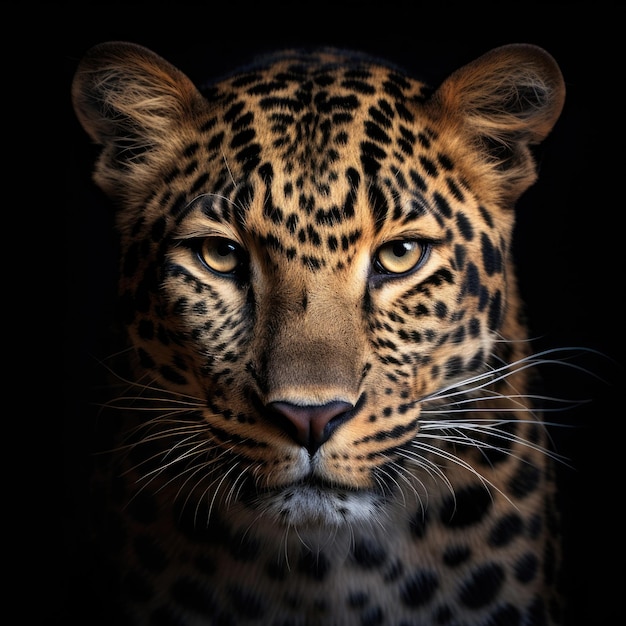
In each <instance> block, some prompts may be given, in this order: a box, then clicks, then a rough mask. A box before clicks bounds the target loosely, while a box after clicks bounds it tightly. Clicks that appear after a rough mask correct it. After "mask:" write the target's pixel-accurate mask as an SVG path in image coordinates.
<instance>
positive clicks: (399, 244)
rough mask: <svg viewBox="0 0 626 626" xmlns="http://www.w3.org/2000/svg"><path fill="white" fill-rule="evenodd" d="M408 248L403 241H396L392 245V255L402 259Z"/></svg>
mask: <svg viewBox="0 0 626 626" xmlns="http://www.w3.org/2000/svg"><path fill="white" fill-rule="evenodd" d="M409 247H410V246H409V244H408V243H406V242H405V241H396V242H395V243H394V244H393V253H394V255H395V256H397V257H403V256H404V255H405V254H406V253H407V252H408V251H409Z"/></svg>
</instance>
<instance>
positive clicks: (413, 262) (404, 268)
mask: <svg viewBox="0 0 626 626" xmlns="http://www.w3.org/2000/svg"><path fill="white" fill-rule="evenodd" d="M429 249H430V246H429V245H428V244H426V243H423V242H420V241H417V240H415V239H398V240H396V241H389V242H387V243H385V244H383V245H382V246H381V247H380V248H378V250H377V251H376V254H375V256H374V268H375V269H376V270H377V271H378V272H380V273H382V274H406V273H407V272H411V271H413V270H416V269H417V268H418V267H419V266H420V265H421V264H422V263H423V262H424V261H425V260H426V258H427V256H428V251H429Z"/></svg>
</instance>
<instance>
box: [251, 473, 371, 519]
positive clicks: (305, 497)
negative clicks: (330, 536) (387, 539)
mask: <svg viewBox="0 0 626 626" xmlns="http://www.w3.org/2000/svg"><path fill="white" fill-rule="evenodd" d="M380 504H381V497H380V496H379V495H376V494H374V493H372V492H369V491H351V490H347V489H340V488H333V487H328V486H324V485H318V484H314V483H309V482H305V483H300V484H297V485H292V486H290V487H287V488H285V489H283V490H281V491H274V492H271V493H267V494H264V495H263V496H261V498H260V501H259V502H258V505H259V508H261V509H262V510H263V513H264V515H269V516H270V517H274V518H275V519H276V520H277V521H278V522H280V523H281V524H284V525H287V526H296V527H303V528H304V527H311V528H314V527H316V526H326V527H329V526H331V527H335V528H336V527H340V526H342V525H344V524H354V523H359V522H371V520H372V519H373V518H375V517H376V515H377V513H378V511H379V509H380Z"/></svg>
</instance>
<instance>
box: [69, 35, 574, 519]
mask: <svg viewBox="0 0 626 626" xmlns="http://www.w3.org/2000/svg"><path fill="white" fill-rule="evenodd" d="M563 99H564V84H563V79H562V77H561V74H560V72H559V70H558V67H557V65H556V63H555V62H554V60H553V59H552V58H551V57H550V56H549V55H548V54H547V53H546V52H544V51H543V50H541V49H539V48H536V47H534V46H530V45H510V46H504V47H501V48H498V49H495V50H493V51H491V52H488V53H487V54H485V55H483V56H482V57H480V58H479V59H477V60H476V61H474V62H472V63H470V64H468V65H466V66H464V67H462V68H461V69H459V70H457V71H456V72H454V73H453V74H451V75H450V76H449V77H448V78H447V79H446V80H444V81H443V82H442V84H441V85H439V86H438V87H437V88H436V89H431V88H430V87H428V86H427V85H425V84H423V83H421V82H419V81H417V80H414V79H413V78H411V77H409V76H407V75H406V74H404V73H402V72H401V71H400V70H399V69H398V68H395V67H392V66H389V65H387V64H384V63H380V62H377V61H373V60H370V59H367V58H364V57H362V56H360V55H352V54H349V53H344V52H341V51H334V50H321V51H316V52H314V53H311V54H304V53H300V52H298V51H288V52H285V53H281V54H279V55H276V56H274V57H271V58H268V59H264V60H262V61H260V62H259V63H258V64H255V65H252V66H250V67H249V68H246V69H245V70H244V71H241V72H239V73H237V74H234V75H232V76H229V77H226V78H224V79H222V80H220V81H219V82H216V83H213V84H211V85H209V86H207V87H206V88H203V89H200V88H198V87H196V86H195V85H194V84H192V82H191V81H190V79H189V78H187V77H186V76H185V75H184V74H183V73H182V72H181V71H179V70H178V69H176V68H175V67H173V66H172V65H170V64H169V63H168V62H167V61H165V60H163V59H162V58H160V57H159V56H157V55H156V54H155V53H153V52H151V51H149V50H146V49H145V48H142V47H140V46H137V45H134V44H129V43H122V42H113V43H105V44H101V45H99V46H96V47H95V48H94V49H92V50H91V51H90V52H89V53H88V54H87V55H86V57H85V58H84V59H83V61H82V62H81V64H80V66H79V68H78V71H77V73H76V77H75V80H74V83H73V101H74V105H75V110H76V113H77V116H78V118H79V120H80V121H81V123H82V125H83V126H84V128H85V130H86V131H87V133H88V134H89V136H90V137H91V138H92V140H93V141H94V142H96V143H97V144H99V145H100V146H101V148H102V149H101V153H100V156H99V160H98V163H97V167H96V172H95V181H96V183H97V184H98V185H99V186H100V187H101V188H102V189H103V190H104V192H105V193H106V194H107V195H108V196H109V197H110V198H111V199H112V200H113V202H114V203H115V204H116V206H117V213H116V216H117V226H118V230H119V234H120V243H121V252H122V258H121V264H120V300H121V303H122V317H123V320H124V323H125V325H126V327H127V329H128V335H129V338H130V342H131V344H132V346H133V348H134V355H135V367H136V371H137V385H139V384H142V385H143V384H145V385H146V386H150V387H151V388H153V389H156V390H157V391H156V392H155V395H157V396H158V395H159V394H162V396H163V397H164V398H169V399H170V400H171V401H172V408H171V409H170V410H169V411H168V410H166V411H163V414H164V415H163V417H162V418H161V421H160V422H151V423H150V424H151V426H150V432H151V433H153V432H154V430H155V429H160V430H158V432H159V433H160V435H159V440H160V441H161V443H162V444H163V447H164V449H165V450H166V451H167V452H168V453H169V457H168V459H167V460H166V461H165V462H164V465H168V466H169V464H170V461H171V460H172V459H175V460H177V462H178V466H179V467H181V466H182V467H184V470H181V471H180V475H181V476H182V478H183V481H185V480H186V481H187V484H188V486H190V485H192V484H193V487H194V488H197V489H198V490H199V491H200V492H202V493H205V492H207V491H209V492H213V493H214V494H215V495H214V497H213V502H214V503H215V506H216V507H222V508H224V509H226V508H228V507H237V506H240V507H246V508H248V509H251V510H254V511H257V512H259V511H260V512H263V513H264V514H269V515H271V516H272V519H276V520H279V521H285V522H286V523H289V524H300V525H308V524H316V523H317V522H320V521H322V522H323V523H324V524H328V523H329V522H332V523H337V524H340V523H342V522H343V521H345V520H346V519H364V518H367V517H368V516H369V515H370V514H371V511H372V509H374V508H377V507H380V506H382V505H383V504H384V503H385V502H386V501H388V500H389V498H390V497H391V495H392V494H394V493H395V492H397V491H398V490H399V489H400V488H401V483H403V481H404V482H408V481H409V480H412V478H409V476H411V477H413V476H415V475H416V474H419V472H420V471H421V470H424V471H426V472H431V473H432V472H435V471H438V470H435V469H434V468H435V466H436V464H435V463H434V462H433V461H432V460H429V455H431V454H434V455H435V457H436V458H437V459H438V460H440V461H441V460H442V459H444V456H443V453H441V452H440V453H437V452H436V449H437V447H438V444H437V443H436V442H434V441H433V440H428V441H429V442H430V443H429V444H428V446H430V447H431V448H432V451H430V450H429V447H427V446H426V445H424V446H422V448H421V450H420V452H419V454H418V453H416V452H415V450H414V448H413V447H412V446H413V445H414V442H415V441H416V439H418V438H419V437H420V436H421V434H422V433H423V428H424V416H423V412H424V409H425V407H426V408H427V407H428V406H429V402H434V401H435V399H436V398H437V397H441V396H442V393H443V392H444V391H445V390H450V389H455V388H460V387H462V386H463V385H466V384H468V381H470V380H476V379H477V378H476V377H479V376H482V375H484V374H485V373H486V372H489V371H493V370H497V369H498V368H500V367H501V366H502V365H503V364H505V363H506V362H508V361H509V360H511V359H512V358H514V359H519V358H520V357H521V356H522V355H523V350H524V348H523V344H522V343H514V340H518V339H524V338H525V331H524V329H523V326H522V323H521V321H520V307H519V303H518V296H517V292H516V286H515V277H514V268H513V265H512V260H511V236H512V229H513V225H514V205H515V202H516V200H517V199H518V198H519V196H520V195H521V194H522V193H523V192H524V191H525V190H526V189H527V188H528V186H529V185H531V184H532V183H533V182H534V180H535V177H536V167H535V163H534V161H533V156H532V153H531V147H532V145H533V144H537V143H539V142H540V141H541V140H543V139H544V138H545V137H546V135H547V134H548V133H549V132H550V130H551V128H552V127H553V125H554V123H555V121H556V119H557V117H558V116H559V114H560V111H561V108H562V105H563ZM175 410H176V414H174V411H175ZM155 439H156V437H155ZM418 482H419V479H418Z"/></svg>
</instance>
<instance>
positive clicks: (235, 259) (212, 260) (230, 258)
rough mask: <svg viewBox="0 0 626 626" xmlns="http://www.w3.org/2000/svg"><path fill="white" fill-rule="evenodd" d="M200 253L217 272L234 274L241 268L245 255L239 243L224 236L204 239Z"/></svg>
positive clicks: (204, 261) (203, 259) (212, 269)
mask: <svg viewBox="0 0 626 626" xmlns="http://www.w3.org/2000/svg"><path fill="white" fill-rule="evenodd" d="M198 255H199V256H200V259H201V260H202V262H203V263H204V264H205V265H206V266H207V267H208V268H209V269H210V270H211V271H212V272H215V273H216V274H234V273H235V272H237V270H238V269H240V268H241V264H242V262H243V260H244V257H245V253H244V251H243V249H242V248H241V246H240V245H239V244H238V243H235V242H234V241H231V240H230V239H225V238H223V237H207V238H206V239H203V240H202V242H201V244H200V248H199V250H198Z"/></svg>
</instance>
